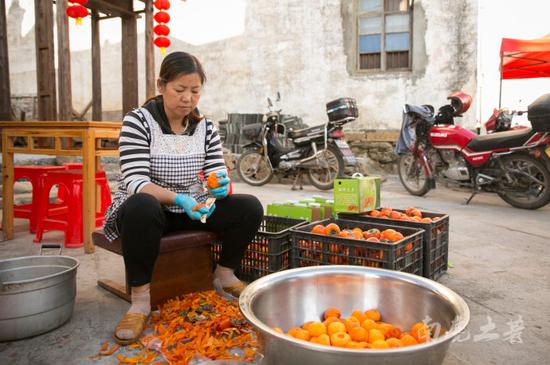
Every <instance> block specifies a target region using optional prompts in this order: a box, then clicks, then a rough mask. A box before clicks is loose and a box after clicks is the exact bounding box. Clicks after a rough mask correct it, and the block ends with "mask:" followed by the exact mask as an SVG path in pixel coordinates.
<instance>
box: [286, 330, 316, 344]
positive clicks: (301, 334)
mask: <svg viewBox="0 0 550 365" xmlns="http://www.w3.org/2000/svg"><path fill="white" fill-rule="evenodd" d="M288 334H289V335H290V336H292V337H294V338H297V339H299V340H304V341H309V339H310V338H311V336H310V334H309V332H308V331H306V330H305V329H303V328H300V327H294V328H291V329H289V330H288Z"/></svg>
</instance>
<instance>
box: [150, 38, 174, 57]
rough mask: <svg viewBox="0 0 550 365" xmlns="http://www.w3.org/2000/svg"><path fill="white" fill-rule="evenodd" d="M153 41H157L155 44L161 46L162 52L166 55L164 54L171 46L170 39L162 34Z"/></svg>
mask: <svg viewBox="0 0 550 365" xmlns="http://www.w3.org/2000/svg"><path fill="white" fill-rule="evenodd" d="M153 43H155V46H157V47H159V48H160V54H161V55H162V56H164V54H165V53H166V48H168V47H170V43H171V42H170V39H168V38H166V37H162V36H161V37H157V38H155V40H154V42H153Z"/></svg>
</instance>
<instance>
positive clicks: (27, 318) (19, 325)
mask: <svg viewBox="0 0 550 365" xmlns="http://www.w3.org/2000/svg"><path fill="white" fill-rule="evenodd" d="M78 265H79V262H78V260H77V259H75V258H73V257H69V256H26V257H19V258H14V259H8V260H0V341H9V340H18V339H22V338H26V337H30V336H35V335H39V334H41V333H44V332H47V331H50V330H52V329H54V328H56V327H59V326H61V325H62V324H63V323H65V322H67V321H68V320H69V319H70V318H71V315H72V313H73V305H74V299H75V297H76V270H77V268H78Z"/></svg>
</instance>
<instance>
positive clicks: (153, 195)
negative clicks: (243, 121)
mask: <svg viewBox="0 0 550 365" xmlns="http://www.w3.org/2000/svg"><path fill="white" fill-rule="evenodd" d="M205 81H206V76H205V73H204V71H203V68H202V66H201V64H200V62H199V61H198V60H197V58H196V57H194V56H192V55H190V54H188V53H185V52H174V53H171V54H169V55H167V56H166V57H165V58H164V60H163V62H162V65H161V68H160V75H159V79H158V80H157V88H158V90H159V92H160V95H159V96H157V97H155V98H153V99H151V100H149V101H148V102H146V103H145V104H144V105H143V107H141V108H138V109H135V110H133V111H131V112H129V113H128V114H126V116H125V117H124V121H123V125H122V130H121V133H120V138H119V152H120V170H121V178H120V182H119V190H118V192H117V193H116V194H115V196H114V199H113V203H112V205H111V206H110V207H109V209H108V210H107V213H106V221H105V226H104V230H105V234H106V236H107V238H108V239H109V240H111V241H112V240H115V239H116V238H118V237H120V238H121V240H122V252H123V257H124V264H125V266H126V273H127V278H128V284H129V285H130V287H131V294H132V305H131V307H130V309H129V310H128V313H127V314H126V315H125V316H124V317H123V318H122V320H121V321H120V322H119V324H118V325H117V328H116V330H115V339H116V340H117V342H119V343H120V344H123V345H124V344H128V343H131V342H133V341H135V340H136V339H137V338H138V337H139V335H140V334H141V332H142V330H143V327H144V325H145V323H146V321H147V317H148V316H149V313H150V311H151V306H150V290H149V283H150V282H151V275H152V271H153V266H154V264H155V260H156V258H157V256H158V252H159V243H160V239H161V237H162V235H164V234H166V233H168V232H173V231H179V230H187V229H200V230H211V231H215V232H223V233H224V236H223V249H222V251H221V253H220V260H219V262H218V264H217V266H216V269H215V272H214V287H215V288H217V289H218V290H219V291H222V290H223V292H225V294H230V295H233V296H236V297H238V296H239V294H240V293H241V291H242V290H243V289H244V287H245V284H244V283H243V282H241V281H240V280H239V279H237V278H236V277H235V275H234V270H235V269H236V268H237V267H238V266H239V264H240V261H241V259H242V257H243V255H244V252H245V250H246V248H247V245H248V243H249V242H250V240H251V239H252V238H253V237H254V234H255V233H256V232H257V230H258V228H259V226H260V224H261V220H262V217H263V208H262V205H261V203H260V202H259V201H258V199H257V198H255V197H254V196H251V195H231V196H227V194H228V184H229V178H228V177H227V172H226V166H225V164H224V160H223V155H222V148H221V142H220V138H219V136H218V133H217V131H216V128H215V127H214V125H213V124H212V122H211V121H210V120H208V119H206V118H204V117H203V116H202V115H201V114H200V113H199V111H198V109H197V105H198V103H199V99H200V96H201V92H202V87H203V85H204V82H205ZM201 171H202V172H203V173H204V176H209V174H211V173H215V174H216V176H217V177H218V179H219V184H220V187H217V188H215V189H211V188H208V191H204V189H203V188H202V184H201V181H200V178H199V174H200V173H201ZM209 196H212V197H215V198H216V202H215V204H214V205H212V206H211V207H209V208H208V207H205V206H203V207H202V208H200V209H198V210H193V208H194V207H196V206H197V205H198V204H199V203H204V202H205V201H206V200H207V198H208V197H209ZM195 209H196V208H195ZM203 215H205V216H206V217H207V218H206V222H205V223H202V222H201V221H200V218H201V216H203Z"/></svg>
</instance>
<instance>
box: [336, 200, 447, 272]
mask: <svg viewBox="0 0 550 365" xmlns="http://www.w3.org/2000/svg"><path fill="white" fill-rule="evenodd" d="M393 210H395V211H397V212H401V213H405V211H404V210H402V209H393ZM420 212H421V213H422V217H427V218H432V219H433V218H435V217H437V218H439V219H438V220H437V221H435V222H431V223H429V222H426V223H422V222H411V221H403V220H397V219H392V218H377V217H371V216H368V215H367V214H368V213H362V214H351V213H339V214H338V218H341V219H349V220H354V221H361V222H375V223H381V222H389V223H390V224H393V225H395V226H400V227H411V228H420V229H423V230H424V234H423V237H422V248H423V252H424V262H423V267H424V272H423V274H422V276H424V277H426V278H428V279H432V280H437V279H439V278H440V277H441V275H443V274H444V273H445V272H447V265H448V264H449V215H447V214H444V213H435V212H427V211H423V210H421V211H420Z"/></svg>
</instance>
